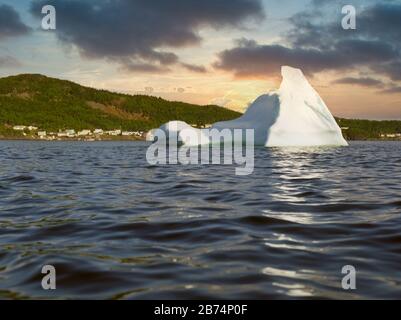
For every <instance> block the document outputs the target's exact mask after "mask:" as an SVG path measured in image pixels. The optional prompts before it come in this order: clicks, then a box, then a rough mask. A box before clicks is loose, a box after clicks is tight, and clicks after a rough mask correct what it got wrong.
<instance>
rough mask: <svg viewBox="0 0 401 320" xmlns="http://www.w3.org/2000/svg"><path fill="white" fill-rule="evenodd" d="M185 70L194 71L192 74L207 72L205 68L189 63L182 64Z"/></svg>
mask: <svg viewBox="0 0 401 320" xmlns="http://www.w3.org/2000/svg"><path fill="white" fill-rule="evenodd" d="M181 65H182V66H183V67H184V68H185V69H187V70H189V71H192V72H199V73H205V72H206V71H207V70H206V68H205V67H204V66H198V65H195V64H189V63H182V64H181Z"/></svg>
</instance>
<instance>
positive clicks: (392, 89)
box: [381, 86, 401, 94]
mask: <svg viewBox="0 0 401 320" xmlns="http://www.w3.org/2000/svg"><path fill="white" fill-rule="evenodd" d="M381 92H382V93H390V94H397V93H401V86H393V87H390V88H388V89H385V90H382V91H381Z"/></svg>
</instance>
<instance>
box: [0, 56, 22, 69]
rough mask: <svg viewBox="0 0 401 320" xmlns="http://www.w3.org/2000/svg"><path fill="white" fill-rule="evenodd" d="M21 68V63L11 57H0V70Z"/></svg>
mask: <svg viewBox="0 0 401 320" xmlns="http://www.w3.org/2000/svg"><path fill="white" fill-rule="evenodd" d="M20 66H21V63H20V62H19V61H18V60H17V59H15V58H14V57H11V56H3V57H2V56H0V68H3V67H6V68H18V67H20Z"/></svg>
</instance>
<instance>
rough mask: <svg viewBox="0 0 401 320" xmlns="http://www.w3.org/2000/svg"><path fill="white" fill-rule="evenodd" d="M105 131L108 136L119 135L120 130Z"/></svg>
mask: <svg viewBox="0 0 401 320" xmlns="http://www.w3.org/2000/svg"><path fill="white" fill-rule="evenodd" d="M106 133H107V134H108V135H109V136H119V135H121V130H111V131H106Z"/></svg>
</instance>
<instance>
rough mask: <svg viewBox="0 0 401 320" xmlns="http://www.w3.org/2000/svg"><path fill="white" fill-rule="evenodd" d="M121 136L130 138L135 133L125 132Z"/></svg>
mask: <svg viewBox="0 0 401 320" xmlns="http://www.w3.org/2000/svg"><path fill="white" fill-rule="evenodd" d="M121 135H122V136H126V137H128V136H133V135H135V132H132V131H123V132H121Z"/></svg>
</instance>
